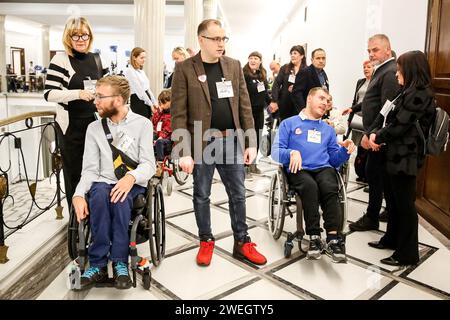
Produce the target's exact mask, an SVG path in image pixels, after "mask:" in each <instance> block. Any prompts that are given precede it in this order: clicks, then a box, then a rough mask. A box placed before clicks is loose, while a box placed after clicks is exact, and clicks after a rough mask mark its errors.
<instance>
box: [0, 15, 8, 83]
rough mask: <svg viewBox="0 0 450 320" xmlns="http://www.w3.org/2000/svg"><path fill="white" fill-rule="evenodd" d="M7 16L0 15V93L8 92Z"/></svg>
mask: <svg viewBox="0 0 450 320" xmlns="http://www.w3.org/2000/svg"><path fill="white" fill-rule="evenodd" d="M5 20H6V16H5V15H0V79H1V80H0V82H1V87H0V92H6V90H7V86H6V31H5Z"/></svg>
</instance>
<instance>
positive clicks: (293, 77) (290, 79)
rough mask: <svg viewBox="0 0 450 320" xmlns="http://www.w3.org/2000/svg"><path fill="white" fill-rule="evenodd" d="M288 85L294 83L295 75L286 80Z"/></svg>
mask: <svg viewBox="0 0 450 320" xmlns="http://www.w3.org/2000/svg"><path fill="white" fill-rule="evenodd" d="M288 82H289V83H295V74H291V75H290V76H289V78H288Z"/></svg>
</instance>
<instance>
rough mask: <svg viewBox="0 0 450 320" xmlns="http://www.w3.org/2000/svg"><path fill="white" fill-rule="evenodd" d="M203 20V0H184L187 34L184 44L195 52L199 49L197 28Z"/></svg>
mask: <svg viewBox="0 0 450 320" xmlns="http://www.w3.org/2000/svg"><path fill="white" fill-rule="evenodd" d="M202 20H203V1H202V0H184V21H185V36H184V46H185V47H186V48H191V49H192V50H194V51H195V52H197V51H198V50H199V46H198V39H197V28H198V25H199V24H200V22H202Z"/></svg>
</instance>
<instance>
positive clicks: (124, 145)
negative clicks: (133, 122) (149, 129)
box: [112, 132, 134, 153]
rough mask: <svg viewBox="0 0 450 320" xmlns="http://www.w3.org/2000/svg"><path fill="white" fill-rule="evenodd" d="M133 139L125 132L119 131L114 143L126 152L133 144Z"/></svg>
mask: <svg viewBox="0 0 450 320" xmlns="http://www.w3.org/2000/svg"><path fill="white" fill-rule="evenodd" d="M133 141H134V139H133V138H132V137H130V136H128V135H127V134H126V133H125V132H118V133H117V135H116V138H115V139H114V140H113V142H112V145H113V146H114V147H116V148H117V149H119V150H120V151H122V152H124V153H126V152H127V151H128V149H129V148H130V146H131V145H132V144H133Z"/></svg>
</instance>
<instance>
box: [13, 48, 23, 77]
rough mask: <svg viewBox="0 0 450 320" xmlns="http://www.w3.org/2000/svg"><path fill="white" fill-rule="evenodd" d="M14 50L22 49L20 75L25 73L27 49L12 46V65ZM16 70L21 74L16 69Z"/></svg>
mask: <svg viewBox="0 0 450 320" xmlns="http://www.w3.org/2000/svg"><path fill="white" fill-rule="evenodd" d="M14 51H20V75H25V49H24V48H19V47H11V48H10V52H11V65H12V66H13V67H14V53H13V52H14ZM14 72H15V73H16V74H17V75H18V76H19V74H18V73H17V71H16V70H14Z"/></svg>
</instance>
